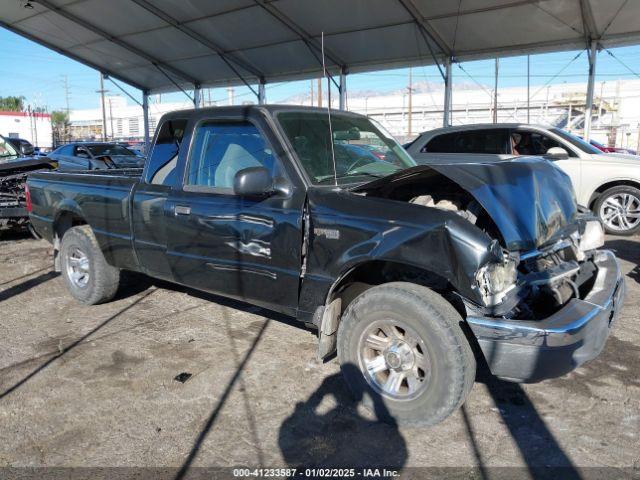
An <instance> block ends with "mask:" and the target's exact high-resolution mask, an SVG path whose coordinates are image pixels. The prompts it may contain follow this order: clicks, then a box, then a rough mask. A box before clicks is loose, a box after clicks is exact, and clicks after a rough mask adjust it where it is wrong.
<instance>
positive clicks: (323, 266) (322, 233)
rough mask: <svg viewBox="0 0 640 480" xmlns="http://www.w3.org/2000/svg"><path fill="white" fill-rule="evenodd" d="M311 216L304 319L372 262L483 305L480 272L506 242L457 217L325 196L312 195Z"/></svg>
mask: <svg viewBox="0 0 640 480" xmlns="http://www.w3.org/2000/svg"><path fill="white" fill-rule="evenodd" d="M309 211H310V223H311V225H310V229H309V230H310V234H309V240H308V242H309V245H308V254H307V258H306V260H305V261H306V272H305V276H304V278H303V282H302V288H301V295H300V304H299V305H300V310H302V311H303V312H313V311H314V310H315V308H317V306H320V305H324V304H325V302H326V300H327V297H328V295H329V294H330V292H331V289H332V287H333V286H334V285H335V284H336V283H337V282H339V281H340V279H341V278H343V277H344V275H346V274H347V273H348V272H350V271H352V270H353V269H354V268H357V267H358V266H361V265H363V264H366V263H368V262H372V261H384V262H393V263H396V264H401V265H407V266H410V267H413V268H418V269H421V270H425V271H428V272H431V273H433V274H436V275H438V276H440V277H442V278H444V279H446V280H447V281H448V282H449V283H450V284H451V285H452V286H453V287H454V288H455V289H456V291H457V292H458V293H460V294H461V295H463V296H464V297H465V298H468V299H469V300H472V301H474V302H477V303H480V302H481V298H480V294H479V292H478V289H477V286H476V282H475V275H476V272H477V271H478V269H479V268H480V267H481V266H483V265H485V264H486V263H488V262H492V261H500V260H502V255H503V253H502V249H501V247H500V245H499V243H498V242H497V241H496V240H493V239H491V238H490V237H489V236H488V235H487V234H485V233H484V232H483V231H482V230H480V229H479V228H477V227H476V226H474V225H472V224H471V223H469V222H467V221H466V220H464V219H463V218H461V217H459V216H458V215H457V214H455V213H454V212H447V211H442V210H438V209H434V208H425V207H422V206H419V205H412V204H407V203H404V202H398V201H389V200H386V199H379V198H374V197H364V196H361V195H357V194H353V193H349V192H344V191H330V190H325V189H318V190H310V191H309Z"/></svg>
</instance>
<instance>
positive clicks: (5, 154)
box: [0, 137, 18, 161]
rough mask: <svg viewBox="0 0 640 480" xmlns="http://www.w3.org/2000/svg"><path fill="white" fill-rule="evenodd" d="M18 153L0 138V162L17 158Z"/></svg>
mask: <svg viewBox="0 0 640 480" xmlns="http://www.w3.org/2000/svg"><path fill="white" fill-rule="evenodd" d="M17 156H18V152H17V151H16V149H15V148H14V147H13V145H11V144H10V143H9V142H8V141H7V140H6V139H5V138H4V137H0V161H2V160H8V159H9V158H12V157H17Z"/></svg>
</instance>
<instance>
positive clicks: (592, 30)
mask: <svg viewBox="0 0 640 480" xmlns="http://www.w3.org/2000/svg"><path fill="white" fill-rule="evenodd" d="M580 13H581V15H582V30H583V31H584V36H585V42H586V43H587V48H589V42H590V41H591V40H597V39H599V38H600V34H599V33H598V26H597V24H596V20H595V17H594V16H593V10H592V8H591V3H590V1H589V0H580Z"/></svg>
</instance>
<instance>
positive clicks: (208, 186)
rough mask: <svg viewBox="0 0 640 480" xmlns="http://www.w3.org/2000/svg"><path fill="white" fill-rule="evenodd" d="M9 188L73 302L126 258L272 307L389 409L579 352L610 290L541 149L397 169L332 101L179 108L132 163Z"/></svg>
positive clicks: (394, 153) (101, 298)
mask: <svg viewBox="0 0 640 480" xmlns="http://www.w3.org/2000/svg"><path fill="white" fill-rule="evenodd" d="M28 190H29V192H30V205H29V208H30V209H31V220H32V222H33V225H34V226H35V228H36V229H37V231H38V232H39V233H40V234H41V235H42V236H43V237H44V238H46V239H47V240H49V241H50V242H52V243H53V245H54V250H55V252H56V257H55V265H56V267H57V268H58V269H59V270H61V271H62V275H63V278H64V281H65V282H66V285H67V287H68V288H69V291H70V292H71V294H72V295H73V296H74V297H75V298H77V299H78V300H80V301H81V302H84V303H87V304H95V303H99V302H105V301H108V300H109V299H111V298H112V297H113V295H114V294H115V292H116V289H117V288H118V283H119V278H120V271H121V270H133V271H138V272H144V273H146V274H148V275H150V276H152V277H157V278H160V279H165V280H169V281H172V282H176V283H179V284H183V285H187V286H189V287H193V288H196V289H201V290H204V291H209V292H214V293H217V294H220V295H224V296H228V297H232V298H236V299H240V300H242V301H246V302H249V303H252V304H255V305H259V306H262V307H266V308H268V309H271V310H275V311H278V312H281V313H285V314H287V315H290V316H292V317H295V318H297V319H299V320H300V321H301V322H305V323H306V324H308V325H309V326H313V327H314V328H316V329H317V332H318V345H319V347H318V355H319V356H320V357H321V358H326V357H328V356H329V355H331V354H332V353H333V352H334V351H336V349H337V355H338V359H339V361H340V364H341V367H342V370H343V373H344V375H345V378H346V381H347V383H348V384H349V386H350V387H351V388H352V389H353V390H354V391H355V392H356V393H357V396H358V397H359V398H364V401H365V402H366V403H368V404H369V406H371V405H372V403H373V401H374V400H373V399H374V398H375V399H379V398H382V400H383V401H384V403H385V404H386V407H387V410H388V411H389V412H390V415H392V416H393V417H395V419H396V421H398V422H401V423H411V424H416V423H419V424H434V423H437V422H439V421H441V420H443V419H444V418H446V417H447V416H448V415H449V414H450V413H451V412H453V411H454V410H455V409H456V408H458V407H459V406H460V405H461V404H462V403H463V402H464V400H465V398H466V396H467V394H468V393H469V391H470V389H471V387H472V385H473V382H474V378H475V371H476V359H482V357H484V360H486V362H487V363H488V365H489V367H490V369H491V371H492V372H493V374H495V375H497V376H499V377H501V378H505V379H509V380H513V381H527V382H532V381H539V380H542V379H544V378H549V377H554V376H559V375H563V374H565V373H567V372H569V371H570V370H572V369H574V368H575V367H576V366H578V365H580V364H581V363H583V362H585V361H587V360H589V359H592V358H594V357H595V356H597V355H598V354H599V353H600V351H601V350H602V348H603V346H604V344H605V341H606V338H607V336H608V333H609V330H610V327H611V325H612V323H613V320H614V319H615V316H616V313H617V312H618V311H619V309H620V306H621V299H622V296H623V290H624V285H623V279H622V276H621V273H620V270H619V268H618V263H617V260H616V258H615V257H614V255H613V254H612V253H611V252H609V251H606V250H598V249H599V248H600V247H602V245H603V241H604V235H603V230H602V226H601V224H600V223H599V221H598V220H596V219H595V218H594V217H592V216H591V215H590V214H589V213H587V212H586V211H584V210H583V209H581V208H579V207H578V206H577V205H576V202H575V197H574V194H573V190H572V188H571V184H570V181H569V179H568V178H567V176H566V175H565V174H564V173H562V171H560V170H559V169H558V168H556V167H555V166H554V165H553V164H552V163H551V162H548V161H546V160H544V159H541V158H532V157H529V158H520V159H517V160H513V161H505V162H500V163H493V164H489V163H487V164H478V163H470V164H464V163H458V164H456V165H448V166H438V165H430V166H416V164H415V162H414V161H413V160H412V159H411V158H410V157H409V156H408V154H407V153H406V152H405V151H404V150H403V149H402V147H401V146H400V145H398V143H397V142H396V141H395V140H394V139H393V138H392V137H391V136H390V135H389V134H388V133H386V132H385V131H384V129H383V128H382V127H380V126H379V125H377V124H376V123H375V122H373V121H372V120H370V119H368V118H366V117H363V116H360V115H357V114H352V113H347V112H338V111H334V112H332V113H331V117H330V118H329V116H328V112H327V111H326V110H321V109H313V108H304V107H289V106H244V107H220V108H212V109H198V110H190V111H178V112H174V113H170V114H167V115H165V116H164V117H163V118H162V119H161V121H160V124H159V127H158V129H157V132H156V135H155V139H154V145H153V148H152V152H151V155H150V156H149V157H148V160H147V162H146V164H145V167H144V169H143V170H142V171H141V170H109V171H100V172H95V173H94V172H92V173H88V172H77V173H73V172H71V173H62V172H51V173H36V174H33V175H30V176H29V180H28ZM484 360H483V361H484ZM364 393H368V394H367V395H363V394H364Z"/></svg>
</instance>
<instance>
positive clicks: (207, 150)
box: [185, 122, 278, 191]
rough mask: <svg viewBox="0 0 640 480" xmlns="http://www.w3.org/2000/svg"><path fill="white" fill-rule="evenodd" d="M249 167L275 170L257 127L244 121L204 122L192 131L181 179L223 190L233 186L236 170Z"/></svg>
mask: <svg viewBox="0 0 640 480" xmlns="http://www.w3.org/2000/svg"><path fill="white" fill-rule="evenodd" d="M249 167H265V168H266V169H267V170H269V172H270V173H271V175H272V176H276V175H277V174H278V172H276V169H277V165H276V161H275V159H274V156H273V153H272V151H271V148H270V147H269V145H268V144H267V143H266V141H265V139H264V137H263V136H262V134H261V133H260V131H259V130H258V129H257V128H256V127H255V126H254V125H252V124H251V123H246V122H239V123H218V122H204V123H202V124H200V125H199V126H198V128H197V129H196V132H195V138H194V140H193V144H192V146H191V152H190V154H189V176H188V178H187V181H186V182H185V183H186V184H188V185H197V186H202V187H212V188H216V189H222V190H225V191H226V190H230V189H232V188H233V181H234V178H235V175H236V173H238V172H239V171H240V170H243V169H245V168H249Z"/></svg>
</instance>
